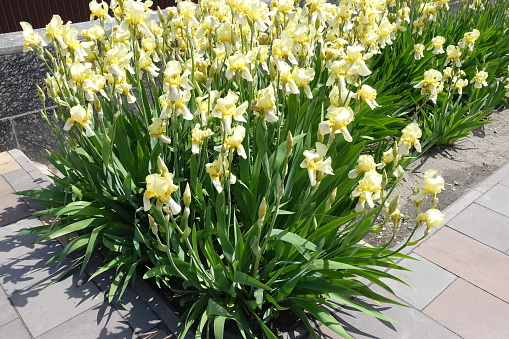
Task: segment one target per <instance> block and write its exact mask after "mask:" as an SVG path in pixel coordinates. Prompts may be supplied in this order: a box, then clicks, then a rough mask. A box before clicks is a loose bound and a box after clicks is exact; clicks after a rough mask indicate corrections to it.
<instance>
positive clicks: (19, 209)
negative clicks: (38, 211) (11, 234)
mask: <svg viewBox="0 0 509 339" xmlns="http://www.w3.org/2000/svg"><path fill="white" fill-rule="evenodd" d="M31 214H32V212H31V211H30V208H28V205H27V204H25V202H24V201H23V199H22V198H21V197H19V196H17V195H14V194H5V195H3V196H1V197H0V227H2V226H5V225H8V224H10V223H13V222H15V221H18V220H20V219H23V218H26V217H28V216H29V215H31Z"/></svg>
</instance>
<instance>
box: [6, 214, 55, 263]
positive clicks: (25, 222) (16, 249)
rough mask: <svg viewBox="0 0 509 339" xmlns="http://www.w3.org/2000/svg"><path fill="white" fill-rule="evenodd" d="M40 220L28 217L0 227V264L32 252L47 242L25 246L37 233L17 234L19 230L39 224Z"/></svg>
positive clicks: (36, 236)
mask: <svg viewBox="0 0 509 339" xmlns="http://www.w3.org/2000/svg"><path fill="white" fill-rule="evenodd" d="M41 225H42V222H41V221H40V220H39V219H37V218H36V217H33V216H32V217H28V218H25V219H21V220H19V221H17V222H14V223H12V224H10V225H7V226H4V227H1V228H0V264H2V263H5V262H7V261H9V260H12V259H16V258H18V257H20V256H22V255H25V254H27V253H29V252H32V251H33V250H34V248H42V247H43V246H46V244H47V242H45V243H40V244H36V245H33V246H31V247H27V246H28V245H29V244H30V243H32V242H33V241H34V240H35V239H37V238H38V237H39V235H38V234H28V235H18V233H19V232H20V231H21V230H24V229H26V228H30V227H36V226H41Z"/></svg>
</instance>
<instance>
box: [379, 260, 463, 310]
mask: <svg viewBox="0 0 509 339" xmlns="http://www.w3.org/2000/svg"><path fill="white" fill-rule="evenodd" d="M412 257H414V258H416V259H419V261H416V260H410V259H403V260H402V261H400V262H399V263H398V265H401V266H403V267H405V268H408V269H409V270H410V271H402V270H395V269H390V270H389V271H387V273H390V274H392V275H394V276H396V277H398V278H400V279H401V280H403V281H404V282H405V283H407V284H408V285H409V286H407V285H404V284H402V283H400V282H398V281H395V280H391V279H384V283H386V284H387V285H388V286H389V287H390V288H391V289H392V290H393V291H394V292H395V294H396V295H397V296H398V297H399V298H401V299H402V300H405V302H407V303H408V304H410V305H412V306H413V307H415V308H417V309H419V310H422V309H423V308H424V307H426V306H427V305H428V304H429V303H430V302H431V301H432V300H433V299H434V298H436V297H437V296H438V295H439V294H440V293H442V291H443V290H444V289H446V288H447V286H449V285H450V284H451V283H452V282H453V281H454V279H456V276H455V275H454V274H452V273H451V272H448V271H446V270H444V269H443V268H441V267H440V266H437V265H435V264H434V263H432V262H431V261H428V260H426V259H424V258H422V257H420V256H418V255H416V254H412Z"/></svg>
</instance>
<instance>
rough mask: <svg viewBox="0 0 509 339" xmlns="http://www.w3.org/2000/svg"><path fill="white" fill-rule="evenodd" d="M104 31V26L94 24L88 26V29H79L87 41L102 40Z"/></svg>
mask: <svg viewBox="0 0 509 339" xmlns="http://www.w3.org/2000/svg"><path fill="white" fill-rule="evenodd" d="M105 33H106V32H105V31H104V28H103V27H102V26H99V25H94V26H92V27H90V28H89V29H84V30H82V31H81V35H82V36H83V37H84V38H85V39H87V40H88V41H100V40H103V38H104V34H105Z"/></svg>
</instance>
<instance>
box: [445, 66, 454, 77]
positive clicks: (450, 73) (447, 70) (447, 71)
mask: <svg viewBox="0 0 509 339" xmlns="http://www.w3.org/2000/svg"><path fill="white" fill-rule="evenodd" d="M452 76H453V70H452V68H451V67H446V68H444V70H443V77H444V79H450V78H452Z"/></svg>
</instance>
